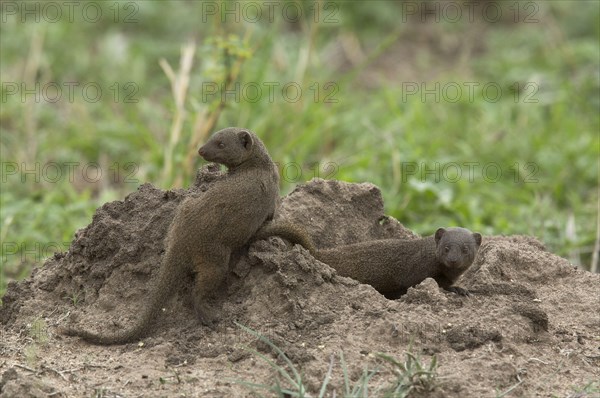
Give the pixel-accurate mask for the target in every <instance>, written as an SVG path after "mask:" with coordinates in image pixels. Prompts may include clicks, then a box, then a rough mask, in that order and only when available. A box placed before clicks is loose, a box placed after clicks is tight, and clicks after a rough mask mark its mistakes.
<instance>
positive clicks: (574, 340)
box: [0, 168, 600, 398]
mask: <svg viewBox="0 0 600 398" xmlns="http://www.w3.org/2000/svg"><path fill="white" fill-rule="evenodd" d="M216 174H217V172H216V171H215V170H210V169H209V168H205V169H203V170H202V171H201V172H200V173H199V176H198V178H197V179H196V183H195V185H194V186H193V187H192V188H190V189H188V190H174V191H162V190H159V189H156V188H154V187H153V186H151V185H149V184H146V185H143V186H141V187H140V188H139V189H138V191H137V192H134V193H132V194H130V195H129V196H127V197H126V198H125V199H124V200H123V201H116V202H111V203H106V204H105V205H104V206H102V207H101V208H99V209H98V210H97V212H96V214H95V215H94V217H93V221H92V223H91V224H90V225H89V226H87V227H86V228H84V229H82V230H79V231H77V233H76V236H75V239H74V240H73V242H72V244H71V247H70V249H69V251H68V252H66V253H60V254H56V255H55V256H54V257H53V258H51V259H49V260H48V261H46V263H45V264H44V265H43V266H42V267H40V268H38V269H36V270H35V271H34V272H33V274H32V275H31V277H29V278H28V279H26V280H24V281H22V282H18V283H15V282H13V283H11V284H10V285H9V289H8V291H7V293H6V295H5V296H4V297H3V305H2V307H0V325H1V329H0V336H1V338H0V358H1V359H0V375H1V377H0V397H49V396H51V397H84V396H86V397H89V396H97V397H117V396H119V397H174V396H177V397H179V396H182V397H183V396H185V397H244V396H251V390H250V389H249V388H248V387H247V386H245V385H242V384H240V383H239V382H240V381H248V382H256V383H265V384H273V383H274V380H275V378H276V372H275V371H274V370H273V368H272V367H270V366H269V365H268V364H267V363H266V362H265V361H263V360H262V359H261V358H260V356H259V354H260V355H263V356H265V357H266V358H268V359H270V360H272V361H274V362H275V363H277V364H279V365H280V366H285V362H284V361H283V360H282V359H281V358H278V356H277V354H276V353H274V351H273V350H272V349H271V348H269V346H268V345H267V344H265V343H264V342H260V341H258V339H257V338H256V337H254V336H253V335H251V334H249V333H247V332H246V331H244V330H242V329H241V328H240V327H239V326H237V325H236V323H239V324H242V325H246V326H248V327H250V328H252V329H255V330H257V331H259V332H260V333H262V334H263V335H265V336H266V337H268V338H269V339H270V340H271V341H273V342H274V343H275V344H276V345H277V346H278V347H279V348H281V350H282V351H283V352H284V353H285V354H286V355H287V356H288V357H289V359H290V360H291V361H292V362H293V364H294V365H295V367H296V368H297V369H298V370H299V371H301V373H302V374H303V375H304V380H305V385H306V386H307V388H308V393H309V394H310V395H311V396H316V395H317V394H318V391H319V388H320V386H321V383H322V381H323V379H324V377H325V375H326V373H327V370H328V367H329V366H330V363H332V364H333V365H332V371H331V381H330V382H329V385H328V387H327V390H326V391H327V396H334V392H335V394H336V395H337V396H338V397H340V396H343V393H344V376H343V375H344V372H343V368H344V366H342V363H341V357H340V354H341V353H343V357H344V362H345V367H346V369H347V372H348V375H349V378H350V379H351V380H352V381H353V382H354V381H356V380H357V379H358V378H359V377H360V375H361V374H362V372H363V371H364V369H369V370H374V369H378V371H377V373H376V374H375V376H373V378H372V379H371V383H370V386H372V387H371V389H370V391H371V392H372V396H378V395H377V393H376V391H377V390H376V389H377V388H378V387H380V388H381V387H386V386H388V385H389V384H390V383H391V382H392V381H393V380H394V377H393V375H392V370H391V368H390V367H389V366H386V365H385V364H384V363H383V361H382V360H381V359H380V358H378V357H377V356H376V355H375V354H376V353H379V352H381V353H386V354H389V355H391V356H393V357H395V358H397V359H399V360H404V359H405V358H406V352H411V353H413V354H414V355H416V356H418V357H419V358H420V360H421V361H422V362H423V363H424V364H429V363H430V362H431V360H432V359H433V358H434V356H435V358H436V359H437V362H438V369H437V373H438V376H437V377H436V378H435V382H436V383H435V386H434V388H433V391H429V392H418V391H416V392H415V396H433V397H438V396H439V397H496V396H497V395H499V394H501V393H503V392H505V391H507V390H509V389H511V387H514V388H513V389H512V390H511V391H510V393H509V394H507V396H511V397H538V396H539V397H550V396H553V395H554V396H558V397H566V396H568V397H572V398H574V397H592V396H597V394H595V393H589V392H588V393H586V392H581V393H577V391H579V390H582V389H583V388H584V387H585V386H586V385H588V384H589V383H592V382H597V381H598V380H599V379H600V366H599V365H600V315H599V313H598V309H599V308H600V276H599V275H594V274H591V273H589V272H586V271H583V270H581V269H578V268H576V267H574V266H573V265H571V264H570V263H569V262H568V261H567V260H565V259H563V258H561V257H558V256H556V255H554V254H552V253H549V252H547V251H546V250H545V249H544V246H543V244H542V243H540V242H539V241H538V240H536V239H535V238H532V237H527V236H508V237H484V242H483V244H482V247H481V249H480V251H479V254H478V256H477V259H476V261H475V263H474V265H473V266H472V267H471V269H470V270H469V271H468V272H467V273H466V274H465V275H463V277H462V278H461V280H460V281H459V283H458V285H459V286H461V287H464V288H467V289H469V290H470V291H471V292H472V294H471V296H470V297H462V296H458V295H456V294H453V293H449V292H445V291H443V290H441V289H440V288H439V287H438V286H437V284H436V282H435V281H434V280H433V279H427V280H425V281H424V282H423V283H421V284H419V285H417V286H416V287H414V288H411V289H409V292H408V293H407V294H406V295H405V296H403V297H401V298H400V299H397V300H388V299H386V298H385V297H383V296H382V295H380V294H379V293H378V292H377V291H375V290H374V289H373V288H372V287H370V286H368V285H363V284H359V283H357V282H356V281H353V280H352V279H349V278H344V277H340V276H337V275H336V273H335V270H333V269H332V268H330V267H329V266H327V265H326V264H323V263H321V262H319V261H317V260H316V259H314V258H313V257H312V256H311V255H310V254H309V253H308V251H306V250H305V249H304V248H302V247H300V246H292V245H290V244H289V243H286V242H284V241H283V240H281V239H280V238H277V237H272V238H269V240H267V241H258V242H255V243H254V244H252V245H250V246H249V247H248V248H245V249H244V250H243V251H242V252H241V253H239V255H238V256H236V258H235V260H233V261H232V262H231V264H230V274H229V277H228V280H227V282H226V283H225V284H224V285H223V286H222V288H221V289H220V290H219V292H218V294H216V295H215V297H214V298H213V299H212V300H213V301H212V303H211V304H212V305H213V306H214V308H215V310H216V311H217V312H218V313H219V314H220V319H219V321H218V323H217V324H216V325H215V326H214V327H213V328H208V327H205V326H203V325H202V324H200V322H199V321H198V320H197V319H195V317H194V314H193V311H192V308H191V301H190V299H189V290H190V289H189V287H190V284H191V282H192V279H191V277H190V278H189V280H184V281H182V282H181V286H180V288H179V289H178V291H177V293H176V294H174V298H173V299H172V300H171V301H170V302H168V303H166V304H165V311H164V312H163V313H162V315H161V316H160V318H159V319H158V320H157V321H156V322H155V323H154V324H153V326H152V328H151V330H149V331H148V335H147V337H146V338H144V339H143V340H142V342H139V343H138V342H136V343H131V344H125V345H117V346H110V347H103V346H95V345H91V344H88V343H85V342H83V341H81V340H79V339H78V338H72V337H64V336H62V335H60V334H58V333H57V328H58V327H60V326H64V325H66V324H68V323H74V324H78V325H81V326H82V327H85V328H88V329H91V330H99V331H114V330H118V329H119V328H124V327H127V326H128V325H130V324H132V323H133V322H134V321H135V320H136V316H137V314H138V313H139V311H140V308H141V307H142V306H144V305H145V297H146V296H147V295H148V294H149V289H150V288H151V286H152V285H151V283H150V281H151V279H152V277H153V275H155V274H156V271H157V270H158V268H159V267H160V264H161V258H162V254H163V253H164V242H163V240H164V237H165V236H166V232H167V229H168V226H169V223H170V221H171V219H172V217H173V212H174V211H175V209H176V207H177V204H178V203H179V202H180V201H181V200H182V199H183V198H184V197H185V196H186V195H202V193H203V191H205V190H206V189H210V183H211V180H213V179H214V178H216ZM278 217H282V218H285V219H291V220H293V221H296V222H298V223H301V224H302V225H303V226H304V227H305V228H306V229H307V230H308V232H309V233H310V234H311V235H312V237H313V239H314V241H315V243H316V245H317V246H318V247H319V248H325V247H332V246H335V245H339V244H343V243H353V242H359V241H363V240H369V239H381V238H401V239H414V238H416V237H417V236H418V235H416V234H415V233H413V232H411V231H410V230H408V229H406V228H405V227H404V226H403V225H402V224H400V223H399V222H398V221H396V220H395V219H393V218H391V217H387V216H385V215H384V213H383V200H382V197H381V194H380V191H379V189H378V188H377V187H376V186H374V185H372V184H367V183H364V184H348V183H343V182H338V181H325V180H313V181H311V182H309V183H306V184H304V185H300V186H298V187H297V189H296V190H295V191H294V192H292V193H291V194H289V195H288V196H286V197H285V198H283V199H282V203H281V206H280V209H279V214H278ZM465 227H469V226H465ZM252 350H255V352H253V351H252ZM280 380H281V383H282V384H283V385H286V381H285V380H284V379H282V378H281V377H280ZM596 388H598V384H596ZM596 391H597V390H596ZM267 396H269V394H267Z"/></svg>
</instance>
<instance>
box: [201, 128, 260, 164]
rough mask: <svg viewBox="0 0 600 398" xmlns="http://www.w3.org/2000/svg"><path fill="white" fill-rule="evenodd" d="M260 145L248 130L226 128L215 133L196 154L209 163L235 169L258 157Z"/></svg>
mask: <svg viewBox="0 0 600 398" xmlns="http://www.w3.org/2000/svg"><path fill="white" fill-rule="evenodd" d="M261 146H262V143H261V142H260V140H259V139H258V137H257V136H256V134H254V133H252V132H251V131H250V130H248V129H243V128H239V127H228V128H225V129H223V130H219V131H217V132H216V133H215V134H213V136H212V137H210V139H209V140H208V141H207V142H206V143H205V144H204V145H203V146H201V147H200V149H198V154H199V155H200V156H202V157H203V158H204V159H205V160H207V161H209V162H215V163H220V164H223V165H225V166H227V167H228V168H232V167H237V166H239V165H241V164H242V163H244V162H245V161H246V160H248V159H252V158H256V157H257V155H258V156H259V157H260V155H262V153H266V152H265V150H262V152H261Z"/></svg>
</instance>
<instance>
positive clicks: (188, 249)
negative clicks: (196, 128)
mask: <svg viewBox="0 0 600 398" xmlns="http://www.w3.org/2000/svg"><path fill="white" fill-rule="evenodd" d="M198 154H199V155H200V156H202V157H203V158H204V159H205V160H207V161H209V162H216V163H220V164H223V165H225V166H226V167H227V168H228V173H227V175H226V177H225V178H222V179H219V180H217V181H215V182H214V183H213V184H212V185H211V186H210V188H209V189H208V190H207V191H206V192H205V193H204V195H202V196H200V197H197V198H187V199H185V200H184V201H183V202H182V203H181V204H180V205H179V207H178V209H177V211H176V214H175V217H174V218H173V221H172V222H171V226H170V227H169V233H168V235H167V238H166V253H165V255H164V258H163V261H162V265H161V269H160V272H159V275H158V278H157V279H156V282H155V285H154V287H153V289H151V293H150V297H148V300H147V304H146V305H145V306H144V308H143V309H142V310H141V313H142V314H141V316H140V317H139V320H138V321H137V323H136V324H135V325H134V326H133V327H132V328H130V329H128V330H123V331H120V332H117V333H113V334H107V335H101V334H97V333H92V332H89V331H85V330H78V329H73V328H67V329H64V330H62V332H63V334H66V335H70V336H79V337H81V338H83V339H84V340H86V341H88V342H91V343H95V344H105V345H108V344H122V343H127V342H130V341H133V340H136V339H138V338H140V337H143V336H144V335H145V334H146V333H147V332H148V327H149V325H150V323H151V322H152V321H153V319H154V318H155V317H156V315H157V314H158V313H159V312H160V311H161V308H162V307H163V306H164V305H165V304H166V302H167V300H168V299H169V298H170V296H171V295H172V294H173V292H174V291H175V290H176V288H177V287H178V285H180V284H181V281H182V280H183V279H184V277H185V275H186V274H187V273H193V274H195V286H194V305H195V310H196V312H197V313H198V316H199V317H200V319H201V320H203V322H205V323H206V322H211V321H212V320H213V319H212V318H213V316H212V314H210V311H209V310H208V308H207V305H206V304H205V297H206V296H207V295H208V294H209V293H210V292H211V291H213V290H214V289H216V288H217V287H218V286H219V284H220V283H221V282H223V280H224V279H225V277H226V274H227V271H228V265H229V259H230V255H231V254H232V252H234V251H236V250H238V249H240V248H242V247H243V246H244V245H245V244H247V243H248V242H249V240H250V239H251V237H252V236H253V235H254V234H255V233H256V231H257V230H258V229H259V228H260V227H261V226H262V225H263V224H264V223H265V222H266V221H267V220H270V219H271V218H272V217H273V213H274V211H275V205H276V202H277V200H278V198H279V173H278V171H277V168H276V166H275V164H274V163H273V161H272V159H271V157H270V156H269V154H268V152H267V149H266V148H265V146H264V144H263V143H262V142H261V141H260V139H259V138H258V137H257V136H256V135H255V134H254V133H252V132H250V131H249V130H247V129H241V128H236V127H230V128H226V129H223V130H220V131H218V132H217V133H215V134H214V135H213V136H212V137H211V138H210V139H209V140H208V141H207V142H206V144H204V146H202V147H201V148H200V149H199V150H198Z"/></svg>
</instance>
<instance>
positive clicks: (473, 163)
mask: <svg viewBox="0 0 600 398" xmlns="http://www.w3.org/2000/svg"><path fill="white" fill-rule="evenodd" d="M69 4H71V5H68V6H67V5H65V4H63V3H61V2H33V1H31V2H26V3H23V2H10V1H9V2H2V10H1V11H2V22H1V25H0V26H1V34H0V45H1V66H0V72H1V79H2V92H1V95H2V102H1V111H0V123H1V141H0V145H1V146H0V150H1V158H2V160H1V162H2V163H1V164H2V175H1V178H2V181H1V183H2V189H1V195H0V205H1V214H0V222H1V227H2V229H1V233H0V237H1V240H2V253H1V256H2V259H1V260H2V270H1V273H0V295H2V294H3V292H4V291H5V288H6V284H7V282H8V281H10V280H14V279H21V278H23V277H25V276H27V275H28V274H29V273H30V272H31V269H32V267H33V266H35V265H38V264H41V263H42V262H43V259H44V258H45V257H48V256H51V255H52V253H53V252H54V251H66V250H67V248H68V245H69V243H70V241H71V240H72V238H73V235H74V232H75V231H76V230H77V229H79V228H82V227H84V226H86V225H87V224H89V223H90V222H91V219H92V215H93V214H94V211H95V209H96V208H97V207H99V206H101V205H102V204H103V203H105V202H107V201H112V200H119V199H123V198H124V197H125V196H126V195H127V194H128V193H129V192H132V191H135V190H136V188H137V186H139V185H140V184H141V183H144V182H151V183H152V184H154V185H156V186H159V187H161V188H163V189H168V188H173V187H182V186H183V187H185V186H189V185H190V184H191V183H192V181H193V178H194V175H195V172H196V169H197V168H198V167H199V166H200V165H201V164H202V161H201V160H200V159H199V158H198V157H197V155H196V150H197V147H198V145H199V144H200V143H201V142H203V141H204V140H205V139H206V137H207V136H208V135H209V134H210V133H211V132H214V131H216V130H217V129H220V128H223V127H226V126H245V127H248V128H250V129H252V130H254V131H256V132H257V133H258V134H259V135H260V136H261V137H262V138H263V140H264V141H265V143H266V145H267V147H268V148H269V150H270V152H271V154H272V156H273V158H274V159H275V160H276V161H277V162H278V163H279V165H280V169H281V172H282V187H281V192H282V194H285V193H287V192H289V191H290V190H291V189H293V187H294V186H295V185H296V184H297V183H301V182H304V181H307V180H310V179H311V178H312V177H315V176H319V177H322V178H333V179H339V180H344V181H351V182H363V181H370V182H372V183H374V184H376V185H378V186H379V187H380V188H381V190H382V192H383V195H384V198H385V204H386V211H387V212H388V213H389V214H391V215H393V216H394V217H396V218H397V219H398V220H400V221H401V222H402V223H404V224H405V225H406V226H408V227H409V228H411V229H413V230H415V231H417V232H418V233H420V234H429V233H432V232H433V231H434V230H435V229H436V228H437V227H438V226H452V225H461V226H465V227H468V228H470V229H473V230H477V231H480V232H482V233H484V234H529V235H535V236H537V237H538V238H540V239H542V240H543V241H544V242H545V243H546V244H547V245H548V247H549V249H550V250H552V251H554V252H556V253H558V254H560V255H561V256H564V257H566V258H568V259H570V260H571V261H572V262H573V263H575V264H578V265H582V266H584V267H586V268H588V269H589V267H590V264H591V262H592V252H593V247H594V242H595V240H596V234H597V232H596V231H597V223H598V158H599V155H600V154H599V152H600V148H599V146H600V143H599V129H600V126H599V116H598V115H599V108H600V98H599V90H600V81H599V80H600V72H599V71H600V55H599V43H598V41H599V39H598V38H599V36H600V27H599V24H600V21H599V15H600V6H599V2H597V1H579V2H572V1H552V2H541V1H540V2H530V1H524V2H512V1H511V2H490V1H481V2H478V1H474V2H463V1H460V2H453V1H449V2H439V1H425V2H400V1H397V2H393V1H369V2H358V1H349V2H342V1H337V2H336V1H333V2H329V1H314V2H313V1H275V2H262V1H258V2H253V1H249V2H241V3H240V2H229V1H228V2H212V1H205V2H201V1H173V2H168V1H161V2H158V1H138V2H130V1H124V2H73V3H69ZM222 99H224V101H222Z"/></svg>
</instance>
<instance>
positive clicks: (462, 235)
mask: <svg viewBox="0 0 600 398" xmlns="http://www.w3.org/2000/svg"><path fill="white" fill-rule="evenodd" d="M480 245H481V235H480V234H478V233H472V232H471V231H469V230H468V229H464V228H448V229H444V228H440V229H438V230H437V231H436V233H435V235H434V236H430V237H427V238H421V239H415V240H400V239H383V240H374V241H367V242H360V243H355V244H351V245H345V246H339V247H336V248H334V249H328V250H319V251H318V252H317V253H316V258H317V259H318V260H320V261H322V262H324V263H326V264H328V265H329V266H331V267H333V268H335V269H336V270H337V272H338V274H340V275H342V276H348V277H351V278H353V279H356V280H358V281H359V282H361V283H367V284H369V285H371V286H373V287H374V288H375V289H377V291H379V292H380V293H381V294H384V295H385V296H386V297H389V298H397V297H398V296H400V295H402V294H404V293H406V290H407V289H408V288H409V287H411V286H414V285H416V284H418V283H420V282H422V281H423V280H425V279H426V278H434V279H435V280H436V281H437V283H438V285H440V287H442V288H444V289H446V290H448V291H452V292H455V293H457V294H461V295H468V291H466V290H465V289H462V288H460V287H456V286H452V285H453V284H454V282H456V280H457V279H458V277H459V276H460V275H461V274H462V273H463V272H465V271H466V270H467V269H468V268H469V267H470V266H471V264H472V263H473V260H474V259H475V255H476V254H477V250H478V249H479V246H480Z"/></svg>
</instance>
